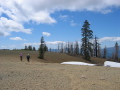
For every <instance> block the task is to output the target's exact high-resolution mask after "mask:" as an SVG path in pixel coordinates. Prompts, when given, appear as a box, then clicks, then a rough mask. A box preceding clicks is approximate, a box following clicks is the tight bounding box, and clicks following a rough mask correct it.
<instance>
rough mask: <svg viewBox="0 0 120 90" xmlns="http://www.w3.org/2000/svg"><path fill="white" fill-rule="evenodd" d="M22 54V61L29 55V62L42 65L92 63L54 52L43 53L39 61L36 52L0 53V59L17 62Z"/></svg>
mask: <svg viewBox="0 0 120 90" xmlns="http://www.w3.org/2000/svg"><path fill="white" fill-rule="evenodd" d="M20 53H23V60H24V61H25V60H26V55H27V54H30V56H31V60H32V61H37V62H43V63H62V62H67V61H80V62H86V63H92V62H90V61H86V60H84V59H83V58H82V57H75V56H70V55H67V54H64V53H55V52H46V53H45V59H44V60H42V59H39V58H37V57H38V55H39V52H38V51H9V50H8V51H7V50H6V51H0V57H1V60H2V58H4V60H9V59H11V60H13V61H18V60H19V54H20ZM91 60H92V61H93V63H100V64H103V63H104V61H105V59H100V58H93V57H92V58H91Z"/></svg>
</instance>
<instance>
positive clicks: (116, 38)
mask: <svg viewBox="0 0 120 90" xmlns="http://www.w3.org/2000/svg"><path fill="white" fill-rule="evenodd" d="M106 41H120V37H103V38H100V39H99V42H106Z"/></svg>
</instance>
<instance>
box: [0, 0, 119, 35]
mask: <svg viewBox="0 0 120 90" xmlns="http://www.w3.org/2000/svg"><path fill="white" fill-rule="evenodd" d="M111 7H120V0H76V1H74V0H47V1H46V0H0V16H1V18H0V36H7V35H10V33H11V32H13V31H14V32H24V33H27V34H30V33H31V29H25V28H24V26H23V25H24V23H26V22H29V21H31V22H35V23H37V24H41V23H47V24H52V23H56V22H57V21H56V20H55V19H54V18H53V17H52V16H51V14H52V13H54V12H55V11H60V10H69V11H93V12H101V13H109V12H111V11H112V9H111ZM3 14H5V15H6V16H7V17H8V18H4V17H3ZM67 17H68V16H67V15H63V16H61V18H64V19H66V18H67ZM1 24H2V25H1ZM71 25H72V26H74V25H75V23H71Z"/></svg>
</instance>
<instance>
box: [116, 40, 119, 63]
mask: <svg viewBox="0 0 120 90" xmlns="http://www.w3.org/2000/svg"><path fill="white" fill-rule="evenodd" d="M118 50H119V46H118V43H117V42H116V43H115V61H118Z"/></svg>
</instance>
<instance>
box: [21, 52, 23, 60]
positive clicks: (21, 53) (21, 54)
mask: <svg viewBox="0 0 120 90" xmlns="http://www.w3.org/2000/svg"><path fill="white" fill-rule="evenodd" d="M22 57H23V54H22V53H21V54H20V60H21V61H22Z"/></svg>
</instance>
